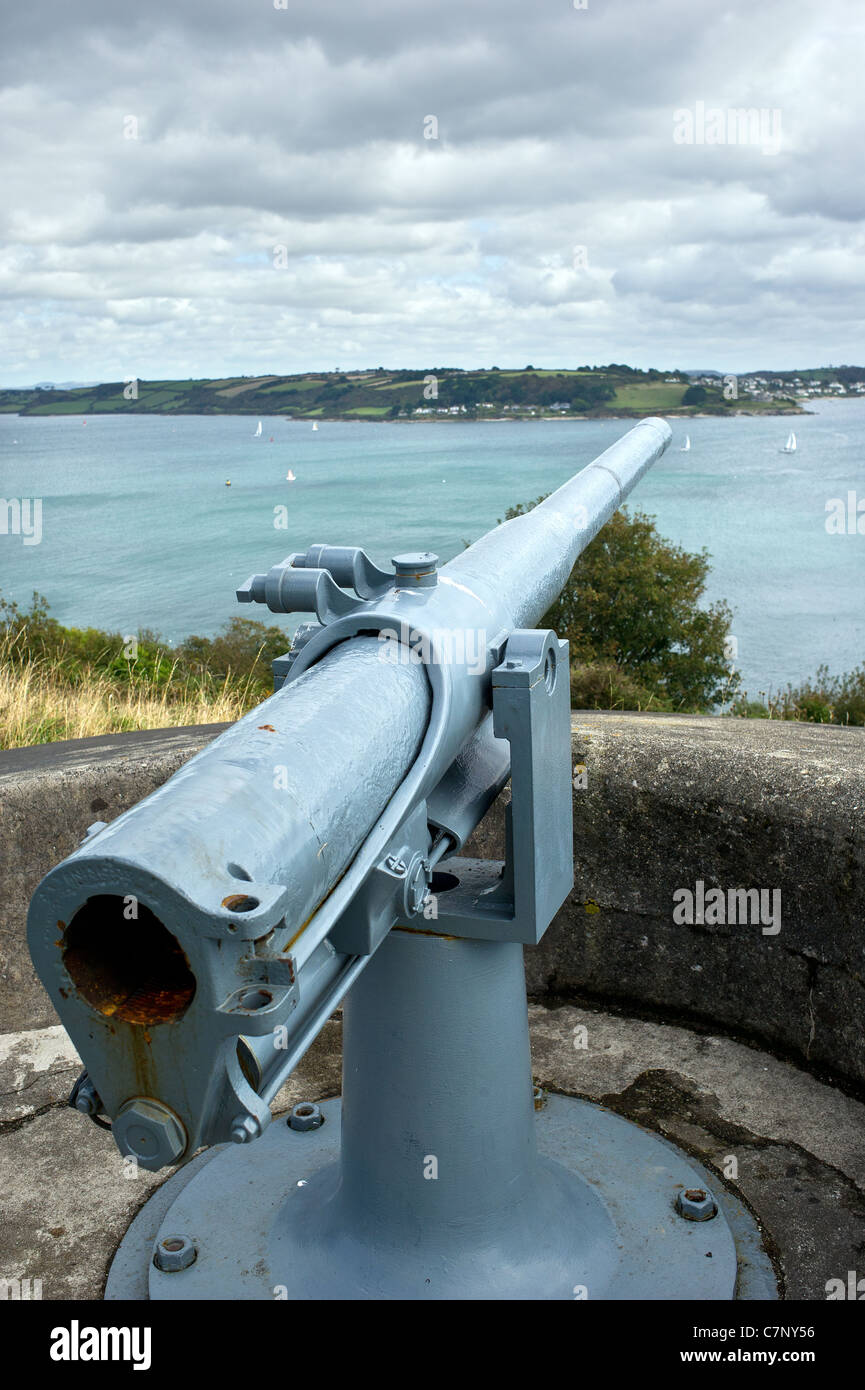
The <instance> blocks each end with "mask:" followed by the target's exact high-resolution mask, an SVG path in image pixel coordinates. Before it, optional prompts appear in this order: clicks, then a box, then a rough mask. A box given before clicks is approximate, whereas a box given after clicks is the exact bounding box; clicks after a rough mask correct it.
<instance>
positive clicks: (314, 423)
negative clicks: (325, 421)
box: [312, 420, 318, 430]
mask: <svg viewBox="0 0 865 1390" xmlns="http://www.w3.org/2000/svg"><path fill="white" fill-rule="evenodd" d="M312 428H313V429H314V430H317V429H318V421H317V420H313V422H312Z"/></svg>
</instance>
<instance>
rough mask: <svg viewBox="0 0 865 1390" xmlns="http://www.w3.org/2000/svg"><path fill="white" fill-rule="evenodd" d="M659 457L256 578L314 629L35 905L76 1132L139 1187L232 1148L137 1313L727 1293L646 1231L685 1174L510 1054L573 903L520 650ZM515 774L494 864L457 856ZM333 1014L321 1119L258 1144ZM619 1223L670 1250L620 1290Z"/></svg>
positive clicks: (721, 1275) (565, 797) (200, 1190)
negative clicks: (465, 524)
mask: <svg viewBox="0 0 865 1390" xmlns="http://www.w3.org/2000/svg"><path fill="white" fill-rule="evenodd" d="M669 440H670V429H669V426H667V424H666V423H665V422H664V421H661V420H645V421H642V422H641V423H640V424H639V425H637V426H636V427H635V428H634V429H632V430H631V431H629V432H628V434H626V435H625V436H624V437H623V438H622V439H621V440H619V441H618V442H617V443H616V444H614V445H613V446H612V448H610V449H608V450H607V451H606V452H605V453H604V454H603V455H601V456H600V458H598V459H597V460H595V461H594V462H593V463H591V464H589V465H588V467H586V468H584V469H583V471H582V472H581V473H579V474H577V475H576V476H575V477H574V478H573V479H571V480H570V482H568V483H566V484H565V485H564V486H563V487H561V488H559V490H558V491H557V492H555V493H553V494H552V495H551V496H550V497H549V498H547V499H546V500H545V501H544V502H543V503H542V504H540V505H539V506H537V507H535V508H534V509H533V510H532V511H531V512H529V513H527V514H525V515H523V516H520V517H518V518H516V519H514V520H512V521H509V522H507V523H505V524H504V525H502V526H499V527H498V528H497V529H496V530H494V531H492V532H490V533H489V534H488V535H487V536H485V537H483V538H482V539H481V540H480V541H478V542H477V543H476V544H475V545H473V546H471V547H469V548H468V549H467V550H466V551H465V552H464V553H463V554H461V555H458V556H457V557H456V558H455V559H454V560H451V561H450V562H449V563H448V564H446V565H444V566H443V567H441V568H439V567H438V564H437V559H436V557H435V556H434V555H432V554H430V553H428V552H422V553H418V554H407V555H398V556H397V557H396V558H395V559H394V561H393V566H394V568H393V570H392V571H385V570H382V569H379V568H378V567H377V566H375V565H374V564H373V563H372V562H371V561H370V559H369V558H368V556H367V555H366V554H365V553H364V552H363V551H362V550H359V549H355V548H350V547H333V546H325V545H314V546H311V547H310V548H309V549H308V550H307V551H306V552H305V553H303V554H293V555H290V556H289V557H288V558H287V559H286V560H285V561H283V562H282V563H281V564H278V565H276V566H274V567H273V568H272V569H271V570H270V571H269V572H268V573H267V574H260V575H254V576H252V577H251V578H250V579H249V580H248V581H247V582H246V583H245V584H244V585H243V586H242V587H241V588H240V589H239V590H238V592H237V597H238V599H239V600H240V601H241V602H246V603H253V602H256V603H264V604H266V605H267V606H268V607H269V608H270V609H271V611H274V612H278V613H309V614H314V618H315V621H311V622H308V623H304V624H303V625H302V626H301V627H300V628H298V630H297V632H296V634H295V638H294V641H293V643H292V648H291V650H290V652H288V653H287V654H286V656H284V657H280V658H278V659H277V661H276V662H275V663H274V684H275V687H276V688H275V691H274V694H273V695H272V696H271V697H270V698H269V699H268V700H266V701H265V702H264V703H263V704H261V705H260V706H258V708H257V709H255V710H254V711H253V712H252V713H250V714H248V715H247V716H245V718H243V719H241V720H240V721H238V723H237V724H235V725H234V726H233V727H232V728H231V729H229V730H228V731H226V732H225V733H224V734H222V735H221V736H220V737H219V738H217V739H216V740H215V741H214V742H213V743H212V744H211V745H210V746H209V747H208V748H206V749H205V750H204V751H203V752H201V753H199V754H198V755H197V756H196V757H195V758H193V759H192V760H191V761H190V762H188V763H187V764H186V765H185V766H184V767H183V768H182V769H181V770H180V771H179V772H178V773H176V774H175V775H174V777H172V778H171V779H170V781H169V782H167V783H166V784H165V785H164V786H163V787H161V788H160V789H159V790H158V791H156V792H155V793H153V795H151V796H149V797H148V798H146V800H144V801H143V802H141V803H139V805H137V806H135V807H134V808H133V809H132V810H130V811H128V812H127V813H126V814H124V815H122V816H120V817H119V818H118V819H117V820H116V821H114V822H113V823H111V824H110V825H104V824H102V823H98V824H97V825H96V826H94V827H92V828H91V832H90V833H88V836H87V838H86V839H85V841H84V843H83V844H82V845H81V847H80V848H79V849H78V850H77V851H76V852H75V853H74V854H73V855H71V856H70V857H69V858H68V859H67V860H66V861H64V863H62V864H60V865H59V866H58V867H57V868H55V869H54V870H52V871H51V872H50V873H49V874H48V875H47V876H46V878H45V879H44V880H43V882H42V883H41V884H40V886H39V888H38V889H37V892H36V894H35V895H34V898H33V901H32V904H31V908H30V914H29V919H28V930H29V940H30V946H31V953H32V955H33V959H34V963H35V965H36V968H37V970H38V972H39V974H40V977H41V979H42V981H43V983H44V984H45V987H46V989H47V990H48V992H49V994H50V995H51V998H52V1000H53V1001H54V1003H55V1006H56V1008H57V1010H58V1013H59V1014H60V1017H61V1019H62V1020H63V1022H64V1024H65V1026H66V1028H67V1030H68V1032H69V1034H70V1036H71V1038H72V1040H73V1042H74V1043H75V1044H76V1046H77V1048H78V1050H79V1052H80V1054H81V1056H82V1057H83V1059H84V1061H85V1063H86V1067H87V1073H86V1077H85V1078H82V1079H81V1080H80V1081H79V1083H78V1085H77V1086H76V1091H75V1092H74V1095H73V1098H72V1103H74V1104H75V1106H76V1107H77V1108H78V1109H80V1110H82V1111H83V1112H84V1113H85V1114H89V1115H91V1117H93V1118H97V1119H99V1118H100V1117H101V1116H107V1117H109V1119H110V1121H111V1129H112V1133H113V1136H114V1139H115V1141H116V1143H117V1145H118V1148H119V1149H120V1152H121V1153H122V1154H123V1155H124V1156H125V1157H126V1158H127V1159H132V1160H134V1161H135V1162H137V1163H139V1164H140V1165H141V1166H143V1167H145V1168H149V1169H152V1170H157V1169H160V1168H164V1167H166V1166H171V1165H174V1164H177V1163H183V1164H187V1163H189V1160H191V1159H193V1157H194V1155H196V1154H197V1153H198V1152H199V1150H201V1149H202V1147H203V1146H218V1145H223V1144H230V1145H231V1147H229V1148H228V1149H226V1150H224V1151H222V1152H218V1153H217V1155H216V1157H215V1158H213V1159H212V1161H209V1162H207V1163H206V1164H205V1165H204V1166H201V1163H200V1157H199V1158H196V1159H195V1160H194V1162H192V1163H189V1168H188V1169H181V1170H180V1172H179V1173H178V1174H177V1175H176V1176H175V1177H174V1178H172V1179H171V1180H170V1181H171V1183H173V1184H177V1185H178V1196H177V1198H176V1201H175V1203H174V1205H173V1206H172V1207H171V1208H170V1210H169V1213H168V1215H167V1216H166V1218H165V1221H164V1222H163V1223H162V1228H161V1230H160V1233H159V1237H158V1240H157V1245H156V1259H155V1261H151V1260H148V1261H147V1279H148V1283H147V1293H146V1294H145V1295H143V1296H149V1297H151V1298H167V1297H170V1298H178V1297H179V1298H234V1297H249V1298H251V1297H314V1296H322V1297H405V1296H412V1297H427V1296H428V1297H439V1298H441V1297H496V1296H498V1297H516V1298H519V1297H557V1296H558V1297H569V1298H570V1297H573V1296H574V1294H573V1292H572V1290H573V1289H574V1288H575V1287H583V1286H585V1287H586V1288H590V1289H591V1293H590V1296H592V1297H603V1296H609V1297H622V1298H624V1297H642V1296H645V1297H664V1296H670V1297H675V1296H685V1294H687V1296H702V1297H721V1298H729V1297H732V1291H733V1287H734V1284H735V1277H736V1276H735V1268H736V1251H735V1243H734V1240H733V1236H732V1235H731V1233H730V1230H729V1228H728V1226H727V1223H726V1219H725V1217H724V1215H723V1213H722V1212H721V1211H720V1209H719V1207H718V1206H717V1204H715V1203H714V1202H713V1203H712V1205H713V1206H714V1210H713V1212H712V1214H711V1218H710V1219H712V1222H713V1255H714V1258H713V1260H712V1261H711V1262H710V1261H707V1260H706V1259H705V1258H704V1254H705V1252H703V1251H702V1250H701V1251H700V1257H699V1259H697V1258H696V1256H695V1249H696V1247H695V1244H694V1240H693V1234H694V1230H695V1229H696V1227H695V1226H694V1224H693V1222H692V1221H690V1222H689V1221H686V1220H685V1219H684V1218H680V1217H677V1218H676V1220H675V1221H674V1220H671V1219H669V1212H670V1211H672V1210H673V1203H674V1202H675V1198H676V1196H677V1194H678V1193H679V1192H681V1191H682V1190H684V1189H686V1188H687V1189H689V1190H694V1189H697V1188H699V1187H700V1185H701V1182H702V1181H703V1179H702V1175H701V1174H700V1173H699V1172H697V1171H696V1170H695V1169H694V1168H693V1167H692V1166H691V1165H690V1164H689V1163H688V1161H687V1160H686V1159H685V1158H684V1156H682V1155H680V1154H678V1153H677V1152H676V1151H675V1150H673V1149H671V1148H669V1146H666V1145H664V1144H663V1141H661V1140H658V1139H657V1138H655V1137H654V1136H648V1135H646V1134H645V1133H644V1132H643V1131H639V1130H637V1129H636V1127H635V1126H629V1125H627V1124H626V1123H625V1122H624V1121H616V1120H615V1117H610V1116H607V1117H606V1119H604V1120H603V1121H602V1122H596V1121H591V1122H590V1120H589V1118H588V1117H587V1116H586V1115H584V1114H583V1110H589V1109H591V1107H582V1109H581V1108H580V1105H579V1103H578V1102H574V1101H565V1100H564V1099H563V1098H559V1097H551V1098H550V1100H549V1103H548V1104H547V1105H545V1107H544V1109H543V1110H542V1111H540V1112H538V1113H537V1114H536V1110H535V1105H534V1102H533V1098H532V1089H531V1070H530V1060H529V1052H528V1033H527V1024H526V1008H525V984H524V976H523V968H522V954H521V952H522V946H523V945H524V944H535V943H537V942H538V941H539V940H540V938H541V936H542V935H543V932H544V931H545V930H546V928H547V926H548V925H549V923H550V921H551V920H552V918H553V916H554V915H555V913H556V911H557V910H558V908H559V907H560V906H561V904H562V902H563V901H564V899H565V898H566V896H567V894H568V892H569V891H570V888H571V886H572V882H573V849H572V825H571V754H570V689H569V674H568V654H567V644H566V643H565V642H561V641H559V640H558V638H557V637H556V635H555V634H554V633H553V632H551V631H549V630H546V629H541V630H537V629H535V628H534V627H533V624H535V623H537V622H538V621H539V620H540V619H541V618H542V617H543V614H544V613H545V612H546V611H547V610H548V608H549V607H550V605H551V603H552V602H553V601H554V600H555V598H556V597H557V596H558V594H559V593H560V592H561V590H562V588H563V586H564V584H565V583H566V581H567V579H568V576H569V574H570V572H571V569H572V567H573V564H574V562H575V560H576V559H577V557H578V555H579V554H580V552H581V551H582V550H583V549H584V548H585V546H586V545H587V544H588V542H589V541H590V540H591V539H592V538H593V536H594V535H595V534H596V533H597V532H598V530H599V529H600V528H601V526H602V525H603V524H604V522H605V521H606V520H607V519H608V518H609V516H610V515H611V514H612V513H613V512H614V511H615V510H616V509H617V508H618V506H619V505H620V504H621V502H622V501H623V500H624V498H625V496H626V495H627V494H628V492H629V491H630V489H631V488H632V487H633V486H634V485H635V484H636V482H638V480H639V479H640V477H642V475H643V474H644V473H645V471H646V470H647V469H648V468H649V467H650V466H651V464H652V463H654V462H655V460H656V459H657V458H658V457H660V455H661V454H662V453H663V452H664V450H665V449H666V447H667V445H668V443H669ZM349 591H350V592H349ZM509 777H510V779H511V784H512V786H511V791H512V796H511V804H510V807H509V808H508V813H507V833H506V856H505V860H504V861H503V862H501V863H499V862H487V861H478V860H471V859H466V858H464V857H458V851H459V850H460V849H462V847H463V846H464V844H465V842H466V840H467V838H468V836H469V835H470V833H471V832H472V830H473V829H474V828H475V826H476V825H477V824H478V823H479V821H480V820H481V818H482V817H483V815H484V813H485V812H486V810H487V809H488V807H489V806H490V805H491V804H492V802H493V800H494V799H495V798H496V797H497V796H498V794H499V792H500V791H501V789H502V788H503V786H504V785H505V783H506V782H507V780H508V778H509ZM346 996H347V998H346ZM343 998H346V1007H345V1062H344V1094H343V1100H342V1106H341V1107H340V1105H339V1104H338V1103H337V1102H327V1103H325V1104H323V1105H322V1106H321V1107H320V1110H319V1109H317V1108H315V1107H307V1108H306V1110H305V1111H304V1110H303V1107H300V1108H296V1110H295V1112H293V1114H292V1116H291V1117H290V1120H289V1123H288V1124H286V1123H285V1122H284V1121H283V1122H281V1123H280V1124H278V1125H275V1124H274V1125H272V1124H271V1120H272V1115H271V1104H272V1102H273V1099H274V1097H275V1096H276V1094H277V1092H278V1091H279V1089H280V1087H281V1086H282V1085H283V1083H284V1082H285V1080H286V1079H287V1077H288V1076H289V1075H290V1073H291V1071H292V1070H293V1068H294V1067H295V1066H296V1065H297V1062H298V1060H299V1059H300V1058H301V1057H302V1055H303V1053H304V1052H305V1050H306V1049H307V1048H308V1047H309V1045H310V1043H311V1042H312V1041H313V1039H314V1038H315V1037H316V1035H317V1034H318V1032H319V1031H320V1029H321V1028H322V1026H323V1025H324V1023H325V1021H326V1020H327V1019H328V1017H330V1015H331V1014H332V1013H333V1011H334V1009H335V1008H336V1007H337V1006H338V1004H339V1003H340V1002H341V1001H342V1000H343ZM575 1106H576V1107H577V1108H578V1110H579V1111H580V1113H579V1115H577V1113H576V1112H575V1111H574V1109H573V1107H575ZM299 1112H300V1113H299ZM614 1121H615V1123H614ZM102 1123H103V1124H105V1123H107V1121H106V1120H102ZM599 1124H600V1128H599ZM617 1126H618V1128H617ZM611 1127H612V1130H611ZM612 1131H615V1133H613V1132H612ZM543 1134H545V1135H546V1136H547V1138H546V1141H544V1142H545V1143H546V1148H544V1142H542V1135H543ZM253 1141H254V1142H253ZM235 1146H237V1147H235ZM539 1146H540V1151H539ZM587 1164H588V1165H589V1166H590V1167H592V1169H593V1172H594V1174H595V1176H593V1177H591V1178H590V1179H589V1181H587V1179H586V1176H585V1168H586V1165H587ZM635 1164H636V1165H637V1167H638V1168H640V1167H641V1169H644V1170H645V1172H644V1173H643V1176H642V1177H639V1178H636V1179H635V1177H634V1165H635ZM617 1165H618V1166H617ZM662 1170H664V1171H665V1172H667V1170H669V1172H668V1178H667V1180H666V1182H663V1181H659V1179H658V1173H659V1172H661V1171H662ZM602 1174H603V1175H604V1177H603V1182H604V1183H605V1184H606V1186H604V1187H603V1192H602V1195H600V1196H599V1195H598V1192H597V1191H596V1190H595V1187H594V1186H593V1183H595V1182H601V1175H602ZM238 1183H242V1184H245V1186H244V1191H245V1192H247V1193H248V1194H249V1196H248V1198H247V1199H245V1201H244V1202H243V1203H236V1202H235V1203H232V1202H229V1201H227V1200H223V1199H227V1198H228V1197H229V1194H230V1193H231V1192H233V1191H234V1190H236V1188H237V1185H238ZM635 1193H636V1194H639V1200H637V1199H636V1198H635ZM628 1194H629V1195H628ZM274 1203H276V1206H275V1205H274ZM704 1209H707V1208H704ZM274 1212H276V1213H277V1214H276V1216H275V1217H274ZM646 1221H649V1222H650V1223H651V1222H653V1221H654V1222H655V1223H656V1224H657V1223H662V1224H663V1223H664V1222H666V1224H667V1225H668V1226H669V1227H670V1232H671V1234H670V1236H669V1238H668V1239H665V1240H663V1241H661V1242H660V1244H659V1246H658V1249H657V1251H656V1254H655V1257H654V1258H652V1259H649V1260H648V1261H643V1262H642V1264H641V1265H640V1267H639V1269H638V1270H637V1272H636V1273H635V1272H634V1269H633V1268H631V1267H630V1265H629V1263H628V1260H627V1259H624V1258H623V1256H622V1250H623V1249H624V1250H626V1251H627V1250H629V1249H631V1248H634V1247H636V1246H638V1245H640V1244H641V1243H642V1244H643V1245H644V1244H645V1230H646ZM178 1231H180V1232H183V1234H182V1235H177V1234H176V1232H178ZM177 1241H180V1244H179V1245H176V1242H177ZM172 1242H175V1245H172ZM228 1249H230V1250H231V1251H233V1252H234V1254H233V1255H232V1257H231V1258H230V1259H229V1258H227V1257H226V1250H228ZM178 1251H179V1252H181V1253H178ZM184 1252H185V1253H184ZM181 1254H182V1259H181ZM187 1256H189V1258H187ZM235 1256H236V1258H235ZM130 1258H131V1257H130ZM129 1271H130V1265H129V1260H128V1259H126V1257H124V1252H123V1248H121V1253H120V1255H119V1256H118V1259H117V1261H115V1269H114V1272H113V1274H112V1281H110V1283H109V1291H108V1296H124V1295H126V1296H128V1293H129V1287H130V1285H129V1280H130V1278H132V1275H131V1274H130V1272H129ZM731 1271H732V1273H731ZM139 1273H140V1272H139ZM138 1277H139V1275H135V1278H138ZM649 1286H651V1287H654V1288H656V1289H657V1288H660V1289H661V1290H664V1291H665V1292H660V1293H658V1292H655V1293H652V1294H648V1293H645V1292H644V1290H645V1288H647V1287H649ZM676 1289H679V1290H681V1294H677V1293H676V1292H675V1290H676ZM695 1289H696V1290H697V1292H696V1294H695ZM278 1291H281V1292H278Z"/></svg>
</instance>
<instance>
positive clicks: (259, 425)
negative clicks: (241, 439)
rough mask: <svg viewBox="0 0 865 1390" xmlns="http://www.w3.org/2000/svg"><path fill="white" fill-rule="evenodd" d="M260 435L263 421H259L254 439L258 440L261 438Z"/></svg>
mask: <svg viewBox="0 0 865 1390" xmlns="http://www.w3.org/2000/svg"><path fill="white" fill-rule="evenodd" d="M260 434H261V421H260V420H259V422H258V428H257V429H256V431H255V434H254V435H253V439H257V438H258V436H259V435H260Z"/></svg>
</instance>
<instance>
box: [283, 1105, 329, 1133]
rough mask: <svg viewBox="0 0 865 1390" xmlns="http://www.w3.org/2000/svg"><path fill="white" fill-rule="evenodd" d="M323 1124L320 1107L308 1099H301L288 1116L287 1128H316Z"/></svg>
mask: <svg viewBox="0 0 865 1390" xmlns="http://www.w3.org/2000/svg"><path fill="white" fill-rule="evenodd" d="M323 1124H324V1116H323V1115H322V1113H321V1109H320V1108H319V1106H317V1105H314V1104H313V1102H312V1101H309V1100H302V1101H301V1102H300V1105H296V1106H295V1107H294V1109H293V1110H292V1112H291V1114H290V1115H289V1117H288V1127H289V1129H318V1128H319V1126H320V1125H323Z"/></svg>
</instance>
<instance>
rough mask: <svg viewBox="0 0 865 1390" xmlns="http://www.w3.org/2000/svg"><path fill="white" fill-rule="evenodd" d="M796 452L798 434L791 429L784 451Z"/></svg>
mask: <svg viewBox="0 0 865 1390" xmlns="http://www.w3.org/2000/svg"><path fill="white" fill-rule="evenodd" d="M795 452H796V436H795V434H794V433H793V431H792V430H791V431H790V433H789V435H788V436H787V443H786V444H785V445H784V453H785V454H795Z"/></svg>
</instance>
